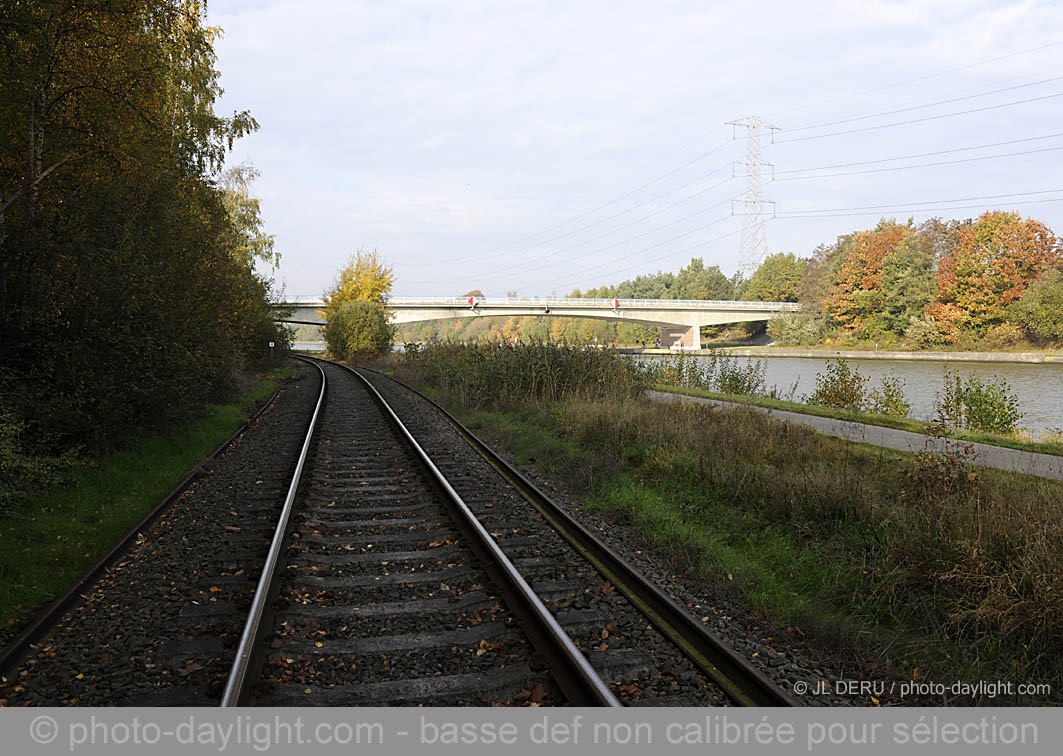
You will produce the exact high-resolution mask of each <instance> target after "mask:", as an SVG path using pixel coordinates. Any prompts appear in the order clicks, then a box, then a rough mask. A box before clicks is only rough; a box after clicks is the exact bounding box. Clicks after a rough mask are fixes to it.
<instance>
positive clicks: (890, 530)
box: [396, 345, 1063, 703]
mask: <svg viewBox="0 0 1063 756" xmlns="http://www.w3.org/2000/svg"><path fill="white" fill-rule="evenodd" d="M521 349H522V348H519V347H514V348H512V349H511V350H510V351H506V352H501V353H500V358H499V359H498V360H497V361H495V362H494V364H492V365H489V366H488V365H484V366H482V367H475V366H477V365H478V364H479V363H480V361H485V360H486V358H487V354H486V353H485V352H484V348H482V347H470V348H463V347H459V346H455V345H449V346H443V345H430V346H428V347H423V348H422V349H420V350H418V351H417V352H416V353H415V354H412V355H411V356H409V357H407V358H405V359H404V360H402V361H401V362H400V364H399V367H398V369H397V371H396V373H397V377H399V378H400V379H403V380H409V381H411V382H416V383H420V384H421V385H425V384H427V385H428V386H429V387H431V388H432V389H434V390H435V391H436V392H437V395H438V396H439V397H440V399H441V400H443V401H444V403H446V404H448V405H449V406H450V407H451V408H452V409H455V410H457V411H458V412H459V414H461V415H462V416H463V419H465V420H466V421H467V422H469V423H470V424H471V425H473V426H474V427H476V428H478V429H479V430H481V431H482V432H486V433H487V434H488V435H490V436H491V437H493V438H494V439H496V440H497V441H499V442H501V443H502V444H504V445H505V446H506V447H507V448H508V450H509V451H510V452H512V453H513V454H514V455H515V456H516V457H517V459H518V461H519V460H524V461H526V462H530V463H531V464H534V465H535V466H537V467H539V468H540V469H542V470H543V471H544V472H547V473H550V474H551V475H553V476H554V477H556V478H559V479H560V480H561V481H563V482H564V484H565V485H566V487H567V488H569V489H570V490H572V491H573V492H575V493H577V494H579V495H580V496H581V497H583V498H584V500H585V501H587V502H588V503H589V504H590V506H592V507H596V508H599V509H601V510H603V511H604V512H606V513H607V514H608V515H609V516H611V517H613V518H615V519H617V520H619V521H621V522H624V523H627V524H629V525H631V526H633V527H635V528H636V529H638V530H639V531H640V532H641V534H642V535H643V537H645V538H647V539H648V540H650V541H652V542H653V543H654V544H655V545H656V547H657V549H658V550H659V551H660V552H663V553H666V554H668V555H670V556H671V557H672V558H673V560H674V561H675V563H676V565H677V567H678V568H679V569H683V570H687V571H689V572H692V573H694V574H696V575H697V576H699V577H702V578H706V579H709V580H711V581H713V582H714V583H715V584H716V585H717V586H718V588H719V589H721V590H723V591H725V592H731V593H735V594H737V595H740V596H741V597H742V598H743V599H744V600H745V602H746V603H747V604H748V605H749V606H750V607H751V608H753V609H754V610H756V611H761V612H763V613H765V614H766V615H768V616H769V617H770V618H771V619H773V620H774V621H775V622H776V623H778V624H779V625H781V626H787V625H789V626H791V627H793V628H797V629H798V630H800V632H802V633H805V634H807V635H810V636H813V637H815V638H816V639H817V640H818V641H820V642H821V643H823V644H826V645H827V646H829V647H831V648H833V649H835V650H836V651H837V652H839V654H840V656H841V657H842V658H847V659H850V660H853V661H860V662H867V661H870V662H871V663H872V664H873V665H876V666H878V667H879V669H880V670H881V671H882V672H883V673H886V672H889V673H891V674H893V675H896V676H898V677H902V678H903V677H907V678H909V679H911V678H912V676H916V677H919V678H920V679H937V680H939V681H944V682H948V683H952V682H954V681H956V680H958V679H1010V680H1013V681H1016V682H1030V681H1038V682H1051V681H1053V680H1059V679H1063V661H1061V660H1063V595H1061V594H1060V591H1059V590H1058V586H1059V585H1061V584H1063V504H1061V502H1063V484H1060V483H1059V482H1057V481H1050V480H1045V479H1040V478H1036V477H1033V476H1027V475H1020V474H1012V473H1005V472H1001V471H997V470H989V469H982V468H978V467H975V466H973V465H971V464H970V463H969V461H968V456H967V453H966V451H965V449H966V447H965V445H964V443H963V442H961V441H953V442H950V443H951V444H952V450H951V452H950V453H949V454H947V455H939V454H927V455H912V454H904V453H900V452H894V451H891V450H885V449H880V448H877V447H869V446H864V445H860V444H853V443H848V442H845V441H842V440H840V439H834V438H829V437H825V436H819V435H817V434H815V433H814V432H812V431H811V430H809V429H807V428H803V427H799V426H795V425H789V424H786V423H782V422H779V421H776V420H773V419H771V418H768V417H765V416H763V415H762V414H760V413H757V412H754V411H751V410H744V409H739V410H723V409H719V408H714V407H710V406H705V405H687V404H674V405H673V404H669V405H662V404H657V403H653V402H649V401H646V400H643V399H640V398H638V397H637V390H636V389H635V386H637V385H638V383H639V380H640V377H639V376H638V374H637V373H631V374H630V376H631V377H630V378H624V379H618V380H619V381H620V386H621V387H623V390H619V391H614V392H607V391H602V392H595V391H593V390H588V391H585V392H583V393H580V392H576V391H572V392H571V393H569V394H566V393H565V392H558V391H555V392H544V391H543V390H541V389H539V388H537V386H538V385H539V384H541V383H542V382H546V381H547V380H548V377H549V376H551V375H553V374H554V372H555V371H556V365H557V363H558V362H561V361H563V360H565V359H566V357H564V356H561V355H555V356H550V355H549V354H540V353H538V352H529V353H527V354H523V355H522V354H521ZM546 349H549V347H547V348H546ZM533 354H534V355H535V359H533ZM617 359H618V360H619V361H621V362H623V361H624V360H623V358H617ZM426 365H434V366H435V367H432V368H430V369H429V368H426V367H425V366H426ZM469 365H472V366H474V367H468V366H469ZM466 374H471V375H474V376H478V377H476V378H468V377H466ZM592 376H593V374H589V375H588V376H587V378H586V383H587V384H588V385H593V384H594V383H595V380H596V379H595V378H594V377H592ZM488 377H490V378H489V380H488ZM549 380H556V379H553V378H549ZM573 380H575V379H573ZM629 381H630V382H629ZM794 632H797V630H794ZM1061 694H1063V691H1058V690H1057V691H1054V694H1053V695H1054V698H1053V700H1060V696H1061ZM1025 702H1026V703H1032V702H1031V701H1029V700H1026V701H1025ZM985 703H990V702H989V701H986V702H985Z"/></svg>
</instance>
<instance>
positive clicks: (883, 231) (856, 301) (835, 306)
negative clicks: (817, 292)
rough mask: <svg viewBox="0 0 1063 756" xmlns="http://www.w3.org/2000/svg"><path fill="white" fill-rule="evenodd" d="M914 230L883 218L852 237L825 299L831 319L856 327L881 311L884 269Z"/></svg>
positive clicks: (849, 326)
mask: <svg viewBox="0 0 1063 756" xmlns="http://www.w3.org/2000/svg"><path fill="white" fill-rule="evenodd" d="M914 233H915V230H914V229H913V228H912V227H911V226H909V225H901V224H898V223H897V222H896V221H883V222H881V223H879V225H878V226H876V227H875V228H874V229H872V230H870V231H861V232H859V233H857V234H855V235H854V236H853V237H852V243H851V245H850V247H849V249H848V254H847V255H846V257H845V259H844V261H843V262H842V264H841V267H840V268H839V269H838V272H837V273H836V275H835V277H834V283H833V286H832V287H831V289H830V293H829V294H828V295H827V297H826V299H825V300H824V302H823V306H824V309H825V310H826V312H827V313H829V314H830V316H831V318H833V320H834V321H835V322H837V323H838V324H840V325H841V326H842V327H844V328H846V329H847V330H850V331H852V330H856V329H858V328H860V327H861V326H862V325H864V323H865V321H866V320H867V319H868V318H870V317H873V316H874V315H875V314H876V313H878V312H881V310H882V309H883V306H884V304H885V299H884V295H883V291H882V271H883V266H884V264H885V262H886V259H887V257H889V256H890V255H891V254H893V253H895V251H896V250H898V249H899V248H900V247H901V246H902V244H904V242H905V241H906V240H908V239H909V237H911V236H912V235H913V234H914Z"/></svg>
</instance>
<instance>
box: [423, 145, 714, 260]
mask: <svg viewBox="0 0 1063 756" xmlns="http://www.w3.org/2000/svg"><path fill="white" fill-rule="evenodd" d="M733 141H734V140H733V139H731V140H728V141H726V142H723V143H722V144H718V145H716V146H715V147H713V148H712V149H711V150H709V151H708V152H703V153H701V154H700V155H698V156H697V157H695V158H693V159H691V160H688V161H687V162H685V163H683V164H682V165H681V166H679V167H678V168H673V169H672V170H670V171H668V172H667V173H662V174H661V175H660V176H658V177H657V178H655V179H652V180H651V181H647V182H646V183H645V184H642V185H641V186H638V187H635V188H634V189H632V190H631V191H629V192H626V193H624V194H621V195H620V196H619V197H615V198H614V199H611V200H609V201H608V202H605V203H602V204H601V205H598V207H595V208H593V209H591V210H588V211H586V212H584V213H580V214H579V215H574V216H572V217H571V218H569V219H568V220H564V221H561V222H560V223H558V224H556V225H553V226H550V227H548V228H545V229H543V230H541V231H537V232H535V233H534V234H530V235H528V236H524V237H522V238H520V239H517V240H516V241H512V242H509V243H508V244H502V245H500V246H498V247H492V248H491V249H487V250H484V251H483V252H477V253H476V254H473V255H467V256H466V257H461V258H458V259H456V260H448V261H447V264H455V263H460V262H465V261H466V260H473V259H476V258H480V257H483V256H484V255H489V254H491V253H492V252H497V251H499V250H502V249H506V248H507V247H512V246H514V245H516V244H522V243H523V242H526V241H528V240H530V239H534V238H535V237H537V236H542V235H543V234H547V233H550V232H551V231H554V230H556V229H559V228H561V227H562V226H567V225H568V224H569V223H572V222H574V221H577V220H580V219H581V218H586V217H587V216H588V215H593V214H594V213H596V212H598V211H599V210H603V209H605V208H607V207H609V206H610V205H615V204H616V203H617V202H619V201H620V200H622V199H626V198H628V197H630V196H631V195H633V194H637V193H638V192H641V191H642V190H643V189H646V188H648V187H651V186H653V185H654V184H656V183H658V182H660V181H663V180H664V179H666V178H668V177H669V176H672V175H674V174H676V173H679V172H680V171H681V170H683V169H684V168H687V167H689V166H691V165H693V164H694V163H697V162H699V161H701V160H704V159H705V158H707V157H708V156H709V155H712V154H714V153H716V152H719V151H720V150H722V149H723V148H724V147H726V146H727V145H729V144H731V143H732V142H733ZM728 165H730V164H729V163H728ZM718 170H719V169H717V171H718ZM717 171H712V172H711V173H708V174H706V175H707V176H711V175H712V174H713V173H716V172H717ZM701 178H705V176H702V177H701ZM697 180H699V179H695V181H697ZM689 185H690V184H689V183H688V184H685V185H684V186H689ZM680 188H682V187H680ZM675 191H678V189H677V190H675ZM662 196H663V195H662ZM651 201H652V200H651ZM635 207H641V205H636V206H635ZM629 209H634V208H629ZM614 217H615V216H614ZM558 238H560V237H558ZM533 246H534V245H533ZM515 251H516V250H515ZM430 264H436V263H430ZM411 265H418V263H411Z"/></svg>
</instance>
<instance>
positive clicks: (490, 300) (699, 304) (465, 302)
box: [388, 297, 800, 311]
mask: <svg viewBox="0 0 1063 756" xmlns="http://www.w3.org/2000/svg"><path fill="white" fill-rule="evenodd" d="M618 301H619V303H620V307H662V306H663V307H669V308H672V307H678V308H683V309H686V308H692V309H698V308H704V309H729V310H766V309H770V310H795V311H796V310H798V309H800V305H799V304H797V303H796V302H743V301H736V300H730V299H718V300H717V299H620V300H618ZM388 302H389V304H390V305H392V306H394V307H416V306H432V305H459V306H465V307H468V306H469V298H468V297H392V298H391V299H390V300H388ZM613 304H614V302H613V300H612V299H603V298H590V297H476V305H477V306H491V305H494V306H512V307H547V306H549V307H605V308H608V309H612V308H613Z"/></svg>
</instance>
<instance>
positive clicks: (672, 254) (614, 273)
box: [531, 215, 742, 286]
mask: <svg viewBox="0 0 1063 756" xmlns="http://www.w3.org/2000/svg"><path fill="white" fill-rule="evenodd" d="M730 217H731V216H729V215H726V216H724V217H723V218H720V219H719V220H717V221H715V222H716V223H719V222H721V221H724V220H727V218H730ZM740 233H742V229H740V228H737V229H735V230H734V231H731V232H730V233H727V234H723V235H722V236H717V237H715V238H712V239H707V240H705V241H703V242H698V243H697V244H694V245H692V246H689V247H686V248H685V249H680V250H678V251H676V252H669V253H667V254H664V255H661V256H660V257H655V258H653V259H652V260H644V261H642V262H640V263H636V264H635V265H631V266H629V267H627V268H621V269H620V270H611V271H609V272H607V273H602V276H617V275H620V274H622V273H627V272H629V271H632V270H636V269H638V268H641V267H643V266H645V265H652V264H653V263H658V262H661V261H662V260H667V259H669V258H671V257H675V256H676V255H682V254H685V253H687V252H692V251H694V250H696V249H700V248H702V247H705V246H707V245H709V244H713V243H714V242H718V241H722V240H723V239H729V238H731V237H732V236H737V235H738V234H740ZM618 259H622V258H618ZM594 270H597V268H587V269H585V270H582V271H580V272H579V273H577V274H576V276H575V277H573V276H569V277H567V278H563V279H561V280H558V281H554V282H552V283H553V284H554V286H560V285H562V284H566V283H568V282H570V281H577V280H582V278H583V276H584V274H586V273H590V272H591V271H594ZM542 283H544V282H542V281H540V282H537V283H533V284H531V286H539V285H541V284H542Z"/></svg>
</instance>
